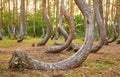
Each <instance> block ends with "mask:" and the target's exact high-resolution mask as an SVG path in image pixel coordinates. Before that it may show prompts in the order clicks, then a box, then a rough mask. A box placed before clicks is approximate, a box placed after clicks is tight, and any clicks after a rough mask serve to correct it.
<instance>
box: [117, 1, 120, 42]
mask: <svg viewBox="0 0 120 77" xmlns="http://www.w3.org/2000/svg"><path fill="white" fill-rule="evenodd" d="M117 15H118V33H119V37H118V40H117V44H120V1H119V0H117Z"/></svg>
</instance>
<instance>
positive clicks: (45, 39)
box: [37, 0, 51, 46]
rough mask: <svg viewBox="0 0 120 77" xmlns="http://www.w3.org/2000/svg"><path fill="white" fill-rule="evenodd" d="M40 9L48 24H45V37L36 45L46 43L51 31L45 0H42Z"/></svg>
mask: <svg viewBox="0 0 120 77" xmlns="http://www.w3.org/2000/svg"><path fill="white" fill-rule="evenodd" d="M42 11H43V14H44V17H45V20H46V22H47V25H48V26H47V33H46V35H45V37H44V38H43V39H42V41H41V42H39V43H38V44H37V45H38V46H41V45H45V44H46V43H47V41H48V40H49V38H50V35H51V34H50V33H51V25H50V18H49V16H48V14H47V11H46V0H43V3H42Z"/></svg>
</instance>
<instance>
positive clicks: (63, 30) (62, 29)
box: [55, 4, 68, 45]
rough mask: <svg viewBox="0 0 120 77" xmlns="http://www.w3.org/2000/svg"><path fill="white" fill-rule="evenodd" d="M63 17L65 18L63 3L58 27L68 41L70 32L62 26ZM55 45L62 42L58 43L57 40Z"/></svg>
mask: <svg viewBox="0 0 120 77" xmlns="http://www.w3.org/2000/svg"><path fill="white" fill-rule="evenodd" d="M62 19H63V13H62V4H61V7H60V16H59V24H58V29H59V31H60V32H61V34H62V35H63V37H64V39H65V41H66V40H67V38H68V33H67V32H66V31H65V29H64V28H63V26H62ZM55 45H61V44H60V43H58V42H57V41H55Z"/></svg>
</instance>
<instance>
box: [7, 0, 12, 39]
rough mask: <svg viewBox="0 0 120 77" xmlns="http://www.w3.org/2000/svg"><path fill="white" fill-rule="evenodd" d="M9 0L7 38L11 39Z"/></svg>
mask: <svg viewBox="0 0 120 77" xmlns="http://www.w3.org/2000/svg"><path fill="white" fill-rule="evenodd" d="M10 7H11V6H10V0H8V27H7V28H8V36H9V37H11V33H12V32H11V28H10V27H11V14H10Z"/></svg>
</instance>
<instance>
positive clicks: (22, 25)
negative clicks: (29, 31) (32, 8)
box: [17, 0, 25, 42]
mask: <svg viewBox="0 0 120 77" xmlns="http://www.w3.org/2000/svg"><path fill="white" fill-rule="evenodd" d="M24 13H25V0H21V8H20V37H19V39H18V40H17V42H22V41H23V38H24Z"/></svg>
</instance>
